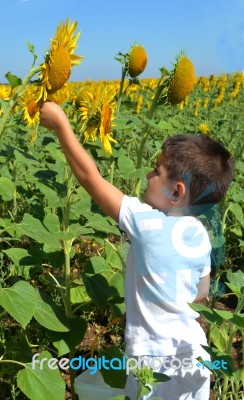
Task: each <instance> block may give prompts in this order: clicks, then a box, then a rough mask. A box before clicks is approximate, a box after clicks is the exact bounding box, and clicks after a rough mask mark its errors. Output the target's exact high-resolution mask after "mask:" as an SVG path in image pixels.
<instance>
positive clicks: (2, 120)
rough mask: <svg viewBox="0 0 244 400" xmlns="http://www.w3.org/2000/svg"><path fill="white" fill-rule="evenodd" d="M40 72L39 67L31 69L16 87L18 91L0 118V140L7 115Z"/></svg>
mask: <svg viewBox="0 0 244 400" xmlns="http://www.w3.org/2000/svg"><path fill="white" fill-rule="evenodd" d="M40 71H41V66H40V65H39V66H38V67H34V68H31V69H30V71H29V72H28V74H27V75H26V77H25V78H24V80H23V81H22V83H21V85H19V86H18V89H17V90H16V91H15V93H14V95H13V97H12V98H11V99H10V100H9V102H8V105H7V106H6V107H5V109H4V113H3V116H2V117H1V118H0V138H1V136H2V134H3V132H4V128H5V125H6V123H7V121H8V118H9V115H10V113H11V111H12V109H13V107H14V106H15V104H16V103H17V100H18V98H19V97H21V96H22V95H23V94H24V93H25V91H26V89H27V88H28V86H29V84H30V80H31V78H33V76H35V75H36V74H37V73H38V72H40Z"/></svg>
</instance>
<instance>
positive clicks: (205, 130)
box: [199, 122, 209, 134]
mask: <svg viewBox="0 0 244 400" xmlns="http://www.w3.org/2000/svg"><path fill="white" fill-rule="evenodd" d="M199 130H200V132H201V133H204V134H208V133H209V126H208V124H207V123H206V122H202V123H201V124H200V125H199Z"/></svg>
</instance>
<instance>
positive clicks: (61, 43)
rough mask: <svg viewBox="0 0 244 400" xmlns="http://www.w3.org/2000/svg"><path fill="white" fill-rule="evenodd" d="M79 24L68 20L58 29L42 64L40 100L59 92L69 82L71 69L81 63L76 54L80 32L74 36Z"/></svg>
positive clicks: (79, 57)
mask: <svg viewBox="0 0 244 400" xmlns="http://www.w3.org/2000/svg"><path fill="white" fill-rule="evenodd" d="M76 27H77V22H71V21H69V20H68V19H67V20H66V22H65V23H64V24H63V23H62V22H61V23H60V25H59V26H58V27H57V30H56V33H55V37H54V39H53V40H52V43H51V48H50V51H49V52H47V54H46V58H45V63H43V64H42V71H41V74H40V78H41V91H40V95H39V98H38V100H39V99H41V98H42V99H43V100H46V99H47V96H48V95H49V94H53V93H55V92H57V91H58V90H59V89H61V88H62V87H63V85H64V84H65V83H66V82H67V80H68V79H69V77H70V74H71V67H73V66H74V65H78V64H80V63H81V59H82V57H81V56H77V55H75V54H73V53H74V51H75V49H76V48H77V40H78V38H79V36H80V32H79V33H77V34H76V35H75V34H74V32H75V30H76Z"/></svg>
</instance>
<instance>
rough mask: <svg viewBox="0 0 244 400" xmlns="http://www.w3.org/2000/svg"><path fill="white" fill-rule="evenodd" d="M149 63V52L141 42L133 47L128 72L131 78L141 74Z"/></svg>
mask: <svg viewBox="0 0 244 400" xmlns="http://www.w3.org/2000/svg"><path fill="white" fill-rule="evenodd" d="M146 65H147V53H146V51H145V49H144V48H143V47H142V46H140V45H139V44H136V45H134V46H133V47H132V48H131V51H130V54H129V64H128V72H129V75H130V76H131V78H136V77H137V76H138V75H140V74H141V73H142V72H143V71H144V69H145V68H146Z"/></svg>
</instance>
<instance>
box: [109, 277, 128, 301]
mask: <svg viewBox="0 0 244 400" xmlns="http://www.w3.org/2000/svg"><path fill="white" fill-rule="evenodd" d="M108 283H109V286H110V290H109V297H123V296H124V278H123V276H122V275H121V273H119V272H117V273H115V274H113V276H112V277H111V279H109V281H108Z"/></svg>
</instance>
